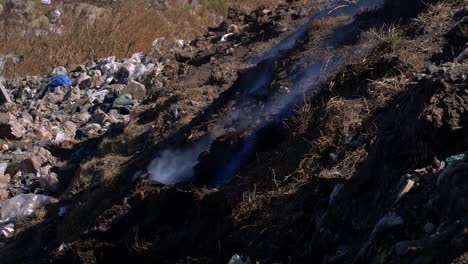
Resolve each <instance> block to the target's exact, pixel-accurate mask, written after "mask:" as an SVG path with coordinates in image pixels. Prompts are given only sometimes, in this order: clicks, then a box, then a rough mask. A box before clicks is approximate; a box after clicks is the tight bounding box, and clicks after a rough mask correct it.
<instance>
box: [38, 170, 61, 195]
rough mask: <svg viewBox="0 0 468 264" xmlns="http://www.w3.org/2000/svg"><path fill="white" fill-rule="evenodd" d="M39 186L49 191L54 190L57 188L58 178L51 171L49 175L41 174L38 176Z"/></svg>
mask: <svg viewBox="0 0 468 264" xmlns="http://www.w3.org/2000/svg"><path fill="white" fill-rule="evenodd" d="M39 183H40V184H41V187H42V188H43V189H45V190H47V191H50V192H56V191H57V190H58V188H59V186H60V185H59V180H58V179H57V174H55V173H51V174H50V175H43V176H41V177H39Z"/></svg>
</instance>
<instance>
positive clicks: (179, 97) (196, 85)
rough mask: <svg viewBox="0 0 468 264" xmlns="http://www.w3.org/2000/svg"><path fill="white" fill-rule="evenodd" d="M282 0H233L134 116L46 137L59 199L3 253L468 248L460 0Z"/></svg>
mask: <svg viewBox="0 0 468 264" xmlns="http://www.w3.org/2000/svg"><path fill="white" fill-rule="evenodd" d="M286 2H287V3H285V4H280V5H277V6H268V7H262V8H259V9H257V10H255V11H253V12H251V13H247V12H245V11H242V10H241V9H239V8H235V7H233V8H230V9H229V11H228V15H227V19H226V21H224V22H222V23H221V24H220V25H219V26H217V27H214V28H209V30H208V31H209V32H208V33H206V34H205V35H204V36H200V37H199V38H197V39H195V40H193V41H191V42H190V43H185V44H183V45H181V47H179V48H175V50H174V51H173V53H166V54H163V55H162V57H161V58H160V60H159V61H160V62H163V64H162V65H163V67H162V68H160V72H159V71H158V72H157V73H154V72H153V73H151V74H147V75H145V76H142V77H141V79H140V81H141V82H142V83H144V84H145V85H146V87H147V88H148V89H147V90H146V93H145V96H144V99H143V100H142V102H141V104H139V105H136V106H134V107H132V108H131V110H130V112H129V114H128V116H129V118H128V120H126V121H125V122H123V123H122V124H125V126H122V125H118V126H117V125H116V126H111V127H109V129H108V130H107V132H105V133H104V132H103V133H100V134H98V135H96V136H94V137H91V136H89V138H83V139H80V140H78V141H73V142H71V141H67V142H65V143H61V144H60V145H58V146H57V145H54V144H52V145H54V146H50V147H48V149H49V150H50V152H51V155H53V156H54V157H55V158H57V159H59V160H60V161H61V163H56V167H57V174H58V176H59V179H60V184H61V185H62V189H61V190H59V191H57V192H56V193H54V195H53V196H54V197H55V198H58V199H59V201H58V202H57V203H53V204H50V205H49V206H47V207H46V208H47V211H46V213H45V215H44V216H42V217H41V219H35V220H34V221H33V222H27V223H23V225H22V226H20V227H19V230H18V231H17V233H16V235H15V236H14V237H13V238H10V239H5V240H4V243H5V244H4V245H3V246H2V247H0V259H2V263H127V262H128V263H130V262H140V263H228V261H229V260H230V259H231V258H232V257H233V255H234V254H238V255H239V256H241V257H242V259H243V260H238V262H230V263H252V262H257V261H258V263H466V262H467V261H468V251H467V250H468V233H467V230H468V217H467V214H466V212H467V210H468V200H467V199H468V180H467V176H468V175H467V168H468V167H467V166H468V158H467V157H466V154H464V153H465V152H466V151H467V149H468V130H467V125H468V123H467V122H468V116H467V113H468V112H467V111H468V103H467V102H468V93H467V88H468V77H467V74H468V54H467V53H466V50H467V48H468V47H467V43H468V18H467V17H468V16H467V15H468V8H467V6H468V2H467V1H466V0H440V1H435V0H434V1H429V2H424V3H423V2H420V1H418V0H413V1H379V0H375V1H374V0H360V1H356V2H355V3H349V2H347V1H314V2H313V3H312V4H310V3H307V4H304V3H302V2H300V1H286ZM464 51H465V53H463V52H464ZM98 65H99V64H98ZM102 111H104V112H105V110H104V109H103V110H102ZM70 142H71V143H70ZM64 153H65V154H67V153H68V154H67V155H64ZM77 157H78V158H77ZM61 208H66V212H65V213H63V214H62V213H60V214H59V212H60V211H62V210H61ZM17 252H22V254H17ZM248 259H249V260H248ZM244 261H245V262H244ZM249 261H251V262H249Z"/></svg>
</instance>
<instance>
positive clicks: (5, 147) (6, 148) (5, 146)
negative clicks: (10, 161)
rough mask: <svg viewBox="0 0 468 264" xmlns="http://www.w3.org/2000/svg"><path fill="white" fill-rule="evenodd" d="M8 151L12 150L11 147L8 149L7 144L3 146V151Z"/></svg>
mask: <svg viewBox="0 0 468 264" xmlns="http://www.w3.org/2000/svg"><path fill="white" fill-rule="evenodd" d="M8 149H10V147H8V145H7V144H3V145H2V150H3V151H7V150H8Z"/></svg>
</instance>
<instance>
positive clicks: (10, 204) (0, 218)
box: [0, 193, 53, 223]
mask: <svg viewBox="0 0 468 264" xmlns="http://www.w3.org/2000/svg"><path fill="white" fill-rule="evenodd" d="M52 201H53V198H52V197H50V196H45V195H38V194H32V193H27V194H20V195H18V196H15V197H13V198H11V199H8V200H6V201H3V202H0V223H7V222H15V221H18V220H21V219H24V218H26V217H28V216H31V215H32V214H33V213H34V212H35V211H36V210H37V209H39V208H41V207H42V206H44V205H47V204H50V203H52Z"/></svg>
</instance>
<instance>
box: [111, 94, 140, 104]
mask: <svg viewBox="0 0 468 264" xmlns="http://www.w3.org/2000/svg"><path fill="white" fill-rule="evenodd" d="M135 104H137V101H136V100H132V97H131V96H130V95H128V94H124V95H121V96H119V97H117V98H116V99H115V100H114V104H113V107H118V106H132V105H135Z"/></svg>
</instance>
